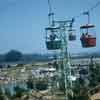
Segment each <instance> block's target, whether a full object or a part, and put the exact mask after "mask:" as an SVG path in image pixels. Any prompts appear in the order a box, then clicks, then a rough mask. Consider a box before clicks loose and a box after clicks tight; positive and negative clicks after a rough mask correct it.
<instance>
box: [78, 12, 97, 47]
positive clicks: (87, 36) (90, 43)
mask: <svg viewBox="0 0 100 100" xmlns="http://www.w3.org/2000/svg"><path fill="white" fill-rule="evenodd" d="M83 14H84V15H87V17H88V24H86V25H83V26H81V27H80V30H81V31H82V35H81V38H80V40H81V44H82V47H84V48H89V47H95V46H96V36H95V35H93V34H94V32H93V29H94V27H95V26H94V25H92V24H90V14H89V12H84V13H83ZM91 30H92V31H91Z"/></svg>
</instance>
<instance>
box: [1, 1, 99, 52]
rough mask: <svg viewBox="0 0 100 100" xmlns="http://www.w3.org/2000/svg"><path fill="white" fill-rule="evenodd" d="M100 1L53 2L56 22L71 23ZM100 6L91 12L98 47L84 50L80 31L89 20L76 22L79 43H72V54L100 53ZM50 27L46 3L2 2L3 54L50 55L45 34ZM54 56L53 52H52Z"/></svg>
mask: <svg viewBox="0 0 100 100" xmlns="http://www.w3.org/2000/svg"><path fill="white" fill-rule="evenodd" d="M98 1H99V0H51V4H52V8H53V12H54V13H55V19H57V20H69V19H71V18H72V17H73V16H77V15H79V14H80V13H81V12H84V11H86V10H87V9H89V8H91V6H93V5H95V4H96V3H97V2H98ZM99 9H100V6H98V7H97V8H96V9H94V10H93V11H91V13H90V14H91V23H93V24H95V26H96V27H95V31H96V37H97V45H96V47H94V48H89V49H84V48H82V47H81V42H80V30H79V27H80V25H82V24H83V23H85V22H86V20H87V19H86V17H84V16H80V17H79V18H76V19H75V23H74V28H75V29H76V36H77V40H76V41H74V42H69V50H70V52H71V53H79V52H99V51H100V46H99V42H100V34H99V32H100V28H99V25H100V22H99V18H100V11H99ZM47 26H48V2H47V0H0V53H5V52H8V51H9V50H11V49H15V50H19V51H21V52H23V53H47V52H48V50H46V46H45V30H44V28H45V27H47ZM49 52H51V51H49Z"/></svg>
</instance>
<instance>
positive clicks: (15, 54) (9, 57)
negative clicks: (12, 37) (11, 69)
mask: <svg viewBox="0 0 100 100" xmlns="http://www.w3.org/2000/svg"><path fill="white" fill-rule="evenodd" d="M21 58H22V53H21V52H19V51H16V50H10V51H9V52H8V53H6V54H5V60H6V61H19V60H20V59H21Z"/></svg>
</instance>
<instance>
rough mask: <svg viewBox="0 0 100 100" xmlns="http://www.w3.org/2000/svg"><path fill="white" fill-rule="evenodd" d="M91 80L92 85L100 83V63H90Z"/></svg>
mask: <svg viewBox="0 0 100 100" xmlns="http://www.w3.org/2000/svg"><path fill="white" fill-rule="evenodd" d="M89 71H90V72H89V73H90V76H89V81H90V87H95V86H97V85H99V84H100V65H99V64H90V65H89Z"/></svg>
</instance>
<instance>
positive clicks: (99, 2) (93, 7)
mask: <svg viewBox="0 0 100 100" xmlns="http://www.w3.org/2000/svg"><path fill="white" fill-rule="evenodd" d="M98 6H100V1H98V2H97V3H96V4H95V5H93V6H92V7H91V8H90V9H88V10H87V11H84V12H81V13H80V14H79V15H76V16H74V17H73V18H74V19H76V18H79V17H80V16H82V15H84V14H86V13H87V14H88V12H91V11H93V10H94V9H96V8H97V7H98Z"/></svg>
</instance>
